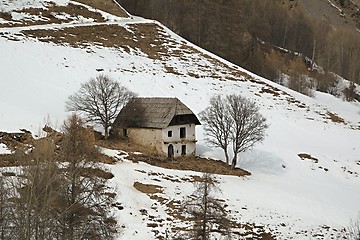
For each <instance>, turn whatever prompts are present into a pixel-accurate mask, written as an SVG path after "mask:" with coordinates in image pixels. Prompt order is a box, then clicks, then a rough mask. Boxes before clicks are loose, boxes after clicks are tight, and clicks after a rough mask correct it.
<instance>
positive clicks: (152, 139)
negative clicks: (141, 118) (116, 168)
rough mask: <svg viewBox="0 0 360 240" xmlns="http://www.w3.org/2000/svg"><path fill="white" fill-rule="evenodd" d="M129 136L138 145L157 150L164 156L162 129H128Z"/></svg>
mask: <svg viewBox="0 0 360 240" xmlns="http://www.w3.org/2000/svg"><path fill="white" fill-rule="evenodd" d="M127 136H128V137H129V138H130V139H131V140H132V141H134V142H135V143H137V144H140V145H142V146H145V147H148V148H151V149H152V150H156V151H157V152H158V153H160V154H164V153H163V148H162V145H163V139H162V138H163V137H162V130H161V129H152V128H128V129H127ZM166 154H167V151H166Z"/></svg>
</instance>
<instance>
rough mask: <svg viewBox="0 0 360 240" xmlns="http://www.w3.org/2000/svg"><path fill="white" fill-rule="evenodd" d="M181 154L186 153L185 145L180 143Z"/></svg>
mask: <svg viewBox="0 0 360 240" xmlns="http://www.w3.org/2000/svg"><path fill="white" fill-rule="evenodd" d="M181 155H186V145H181Z"/></svg>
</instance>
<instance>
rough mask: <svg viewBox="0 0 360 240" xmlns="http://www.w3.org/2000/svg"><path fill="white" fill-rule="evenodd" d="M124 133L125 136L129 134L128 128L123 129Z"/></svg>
mask: <svg viewBox="0 0 360 240" xmlns="http://www.w3.org/2000/svg"><path fill="white" fill-rule="evenodd" d="M123 135H124V137H127V135H128V132H127V129H126V128H124V129H123Z"/></svg>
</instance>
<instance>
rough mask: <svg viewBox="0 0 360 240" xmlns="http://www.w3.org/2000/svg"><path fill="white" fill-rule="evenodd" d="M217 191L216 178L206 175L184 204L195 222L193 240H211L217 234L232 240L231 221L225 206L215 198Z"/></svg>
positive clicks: (192, 233)
mask: <svg viewBox="0 0 360 240" xmlns="http://www.w3.org/2000/svg"><path fill="white" fill-rule="evenodd" d="M215 191H220V189H219V188H218V186H217V184H216V181H215V179H214V177H213V176H212V175H211V174H208V173H205V174H204V175H203V176H202V178H201V180H200V182H197V183H196V189H195V191H194V193H193V194H192V195H191V196H190V197H189V199H188V200H187V201H185V202H184V204H183V206H184V210H185V212H186V213H188V214H190V216H191V218H192V220H193V221H194V225H193V228H192V231H191V239H201V240H209V239H211V236H212V234H213V233H215V232H216V233H220V234H221V235H222V237H225V238H227V239H230V237H231V233H230V230H231V219H230V217H229V214H228V212H227V210H226V209H225V204H224V203H223V202H222V201H221V200H219V199H217V198H215V197H214V196H213V194H214V192H215Z"/></svg>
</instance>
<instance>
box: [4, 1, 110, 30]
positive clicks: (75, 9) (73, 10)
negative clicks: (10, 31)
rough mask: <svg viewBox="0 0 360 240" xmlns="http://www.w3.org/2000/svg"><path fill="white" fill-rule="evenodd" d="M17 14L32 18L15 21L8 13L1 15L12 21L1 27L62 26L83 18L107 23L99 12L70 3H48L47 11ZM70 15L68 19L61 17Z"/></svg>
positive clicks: (33, 10)
mask: <svg viewBox="0 0 360 240" xmlns="http://www.w3.org/2000/svg"><path fill="white" fill-rule="evenodd" d="M15 12H17V13H23V14H28V15H29V16H30V17H29V18H25V19H22V20H16V21H15V20H13V19H12V17H11V15H10V14H8V13H0V17H1V18H3V19H5V20H7V21H10V23H4V24H0V28H1V27H19V26H31V25H43V24H49V23H55V24H61V23H69V22H72V21H78V20H79V19H80V18H81V17H82V18H86V19H92V20H93V21H95V22H105V19H104V18H103V17H102V15H101V14H100V13H99V12H96V11H90V10H89V9H88V8H86V7H84V6H81V5H78V4H73V3H69V4H68V5H67V6H57V5H55V4H53V3H48V5H47V6H46V8H45V9H43V8H25V9H22V10H17V11H15ZM65 15H68V16H67V17H66V18H64V17H59V16H65ZM31 16H36V17H40V18H39V19H38V20H33V18H32V17H31Z"/></svg>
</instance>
